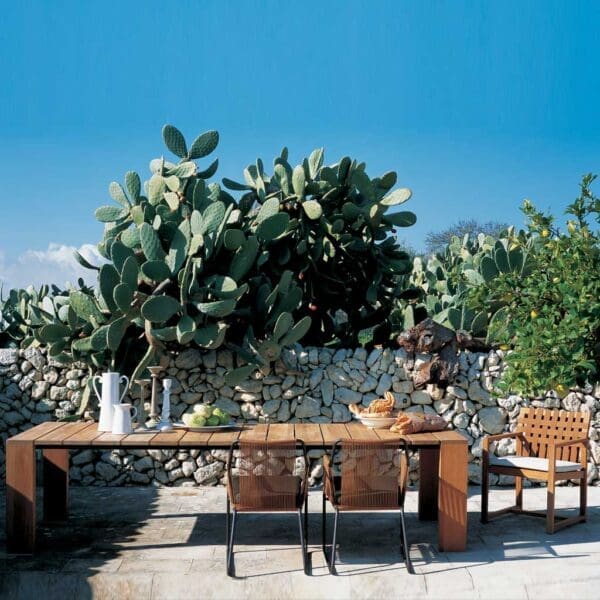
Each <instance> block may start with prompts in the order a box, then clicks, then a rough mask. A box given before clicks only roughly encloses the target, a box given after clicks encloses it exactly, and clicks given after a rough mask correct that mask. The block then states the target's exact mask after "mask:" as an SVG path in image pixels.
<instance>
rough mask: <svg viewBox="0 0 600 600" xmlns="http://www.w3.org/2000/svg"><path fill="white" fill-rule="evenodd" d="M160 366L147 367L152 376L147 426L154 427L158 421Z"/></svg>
mask: <svg viewBox="0 0 600 600" xmlns="http://www.w3.org/2000/svg"><path fill="white" fill-rule="evenodd" d="M162 370H163V368H162V367H161V366H156V367H148V371H149V372H150V377H152V397H151V399H150V420H149V421H148V423H147V426H148V427H150V428H152V427H156V426H157V425H158V423H159V417H160V413H159V412H158V376H159V375H160V373H161V372H162Z"/></svg>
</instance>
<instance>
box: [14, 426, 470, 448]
mask: <svg viewBox="0 0 600 600" xmlns="http://www.w3.org/2000/svg"><path fill="white" fill-rule="evenodd" d="M401 437H404V439H405V440H406V441H407V442H408V444H409V445H410V446H411V447H413V448H420V447H431V446H439V445H440V444H442V443H465V444H466V443H467V440H466V439H465V438H464V437H463V436H462V435H460V433H458V432H457V431H452V430H446V431H438V432H429V433H417V434H412V435H406V436H400V435H399V434H397V433H392V432H391V431H389V430H387V429H368V428H367V427H365V426H364V425H362V424H361V423H324V424H316V423H272V424H258V425H240V426H239V427H236V428H235V429H230V430H226V431H217V432H214V433H210V432H193V431H186V430H185V429H177V430H175V431H170V432H154V431H149V432H144V431H142V432H134V433H131V434H128V435H115V434H112V433H103V432H100V431H98V423H96V422H91V421H81V422H76V423H65V422H56V421H53V422H50V421H49V422H46V423H42V424H40V425H37V426H36V427H33V428H31V429H28V430H27V431H24V432H22V433H19V434H18V435H16V436H14V437H12V438H10V440H11V441H13V442H27V443H33V444H34V446H35V447H37V448H82V447H85V448H138V449H139V448H229V447H230V446H231V444H232V443H233V442H235V441H237V440H244V439H247V440H272V441H276V440H283V439H292V438H297V439H301V440H303V441H304V443H305V444H306V447H307V448H308V449H309V450H311V449H324V448H329V447H331V445H332V444H333V443H334V442H335V441H336V440H338V439H343V438H346V439H348V438H350V439H355V440H385V441H389V440H399V439H400V438H401Z"/></svg>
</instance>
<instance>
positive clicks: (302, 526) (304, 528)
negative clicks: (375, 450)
mask: <svg viewBox="0 0 600 600" xmlns="http://www.w3.org/2000/svg"><path fill="white" fill-rule="evenodd" d="M244 443H245V444H247V445H252V442H244ZM295 443H296V451H298V450H300V451H301V454H300V456H302V457H303V458H304V474H303V477H302V484H301V495H302V505H303V507H304V510H302V505H301V506H300V507H298V509H297V515H298V529H299V533H300V546H301V549H302V564H303V567H304V573H305V574H307V575H308V574H309V565H308V471H309V464H308V454H307V451H306V446H305V444H304V442H303V441H302V440H298V439H297V440H295ZM283 444H286V442H285V441H277V442H267V443H266V444H265V442H258V443H257V444H256V445H257V446H265V445H266V446H267V447H268V448H277V447H278V446H281V445H283ZM239 448H240V442H239V441H236V442H234V443H233V444H231V447H230V448H229V455H228V460H227V482H228V489H227V516H226V547H227V552H226V569H227V575H229V577H235V570H234V565H233V548H234V542H235V531H236V525H237V521H238V513H239V512H269V511H268V509H261V508H257V509H256V510H242V511H238V510H237V509H236V508H235V507H233V510H232V506H231V499H230V496H229V494H230V493H231V490H233V484H232V473H231V470H232V465H233V458H234V457H233V454H234V452H235V450H237V449H239ZM276 512H291V511H287V510H278V511H276Z"/></svg>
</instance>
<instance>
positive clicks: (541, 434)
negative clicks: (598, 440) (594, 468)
mask: <svg viewBox="0 0 600 600" xmlns="http://www.w3.org/2000/svg"><path fill="white" fill-rule="evenodd" d="M589 430H590V413H586V412H570V411H566V410H550V409H547V408H532V407H527V408H522V409H521V411H520V412H519V417H518V419H517V431H519V432H521V433H523V435H524V437H525V440H526V442H527V447H526V450H527V451H528V453H529V455H530V456H537V457H539V458H546V457H547V456H548V445H549V444H550V443H551V442H553V441H570V440H575V439H587V437H588V434H589ZM580 452H581V446H568V447H566V448H559V449H558V451H557V453H556V458H557V459H559V460H570V461H573V462H578V461H579V460H580Z"/></svg>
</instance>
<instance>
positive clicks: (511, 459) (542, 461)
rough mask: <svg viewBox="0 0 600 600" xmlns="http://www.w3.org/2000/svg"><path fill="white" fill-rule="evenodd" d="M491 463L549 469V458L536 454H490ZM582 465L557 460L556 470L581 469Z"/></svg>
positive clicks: (560, 471)
mask: <svg viewBox="0 0 600 600" xmlns="http://www.w3.org/2000/svg"><path fill="white" fill-rule="evenodd" d="M490 465H494V466H497V467H517V468H519V469H531V470H532V471H546V472H547V471H548V459H547V458H536V457H534V456H502V457H500V456H495V455H493V454H492V455H490ZM580 470H581V465H580V464H579V463H576V462H570V461H568V460H557V461H556V472H557V473H564V472H565V471H580Z"/></svg>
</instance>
